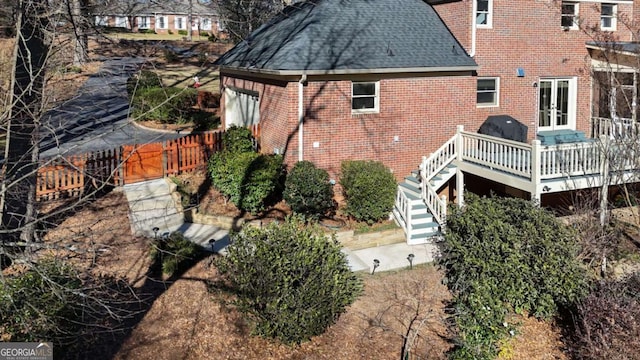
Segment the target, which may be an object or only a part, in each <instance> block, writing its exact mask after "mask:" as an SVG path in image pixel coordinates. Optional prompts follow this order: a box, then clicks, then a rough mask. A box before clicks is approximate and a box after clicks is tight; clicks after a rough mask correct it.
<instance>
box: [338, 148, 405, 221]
mask: <svg viewBox="0 0 640 360" xmlns="http://www.w3.org/2000/svg"><path fill="white" fill-rule="evenodd" d="M340 185H342V189H343V192H344V197H345V200H346V202H347V206H346V208H345V212H346V214H348V215H350V216H352V217H354V218H355V219H356V220H358V221H366V222H367V223H369V224H373V223H375V222H377V221H380V220H382V219H385V218H387V217H388V216H389V213H390V212H391V210H392V209H393V205H394V202H395V198H396V191H397V188H398V184H397V183H396V179H395V177H394V176H393V174H392V173H391V171H390V170H389V169H388V168H387V167H386V166H384V164H382V163H381V162H379V161H363V160H355V161H344V162H342V164H341V178H340Z"/></svg>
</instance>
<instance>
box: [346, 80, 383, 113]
mask: <svg viewBox="0 0 640 360" xmlns="http://www.w3.org/2000/svg"><path fill="white" fill-rule="evenodd" d="M379 111H380V82H379V81H367V82H364V81H363V82H355V81H354V82H351V113H353V114H361V113H377V112H379Z"/></svg>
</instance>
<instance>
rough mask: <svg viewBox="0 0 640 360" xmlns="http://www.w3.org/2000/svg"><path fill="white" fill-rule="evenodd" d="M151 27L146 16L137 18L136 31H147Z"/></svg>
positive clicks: (149, 19)
mask: <svg viewBox="0 0 640 360" xmlns="http://www.w3.org/2000/svg"><path fill="white" fill-rule="evenodd" d="M150 27H151V18H150V17H148V16H139V17H138V29H148V28H150Z"/></svg>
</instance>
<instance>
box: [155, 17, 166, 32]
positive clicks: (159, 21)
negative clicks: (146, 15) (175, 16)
mask: <svg viewBox="0 0 640 360" xmlns="http://www.w3.org/2000/svg"><path fill="white" fill-rule="evenodd" d="M166 28H167V17H166V16H156V29H166Z"/></svg>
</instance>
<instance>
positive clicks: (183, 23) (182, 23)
mask: <svg viewBox="0 0 640 360" xmlns="http://www.w3.org/2000/svg"><path fill="white" fill-rule="evenodd" d="M175 27H176V29H178V30H186V29H187V19H186V18H185V17H184V16H176V19H175Z"/></svg>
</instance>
